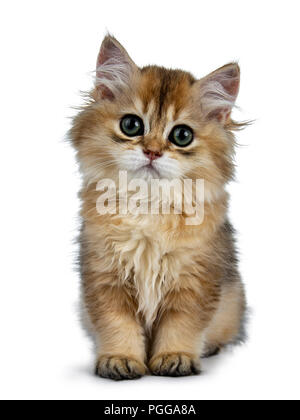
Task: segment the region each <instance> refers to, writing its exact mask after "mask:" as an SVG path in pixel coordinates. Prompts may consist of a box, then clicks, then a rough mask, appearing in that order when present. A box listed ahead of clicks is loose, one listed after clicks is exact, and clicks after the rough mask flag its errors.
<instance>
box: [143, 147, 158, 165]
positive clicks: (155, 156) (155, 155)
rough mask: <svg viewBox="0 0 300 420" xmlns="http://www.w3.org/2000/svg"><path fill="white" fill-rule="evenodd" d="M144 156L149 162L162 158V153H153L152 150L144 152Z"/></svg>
mask: <svg viewBox="0 0 300 420" xmlns="http://www.w3.org/2000/svg"><path fill="white" fill-rule="evenodd" d="M144 154H145V155H146V156H147V158H149V159H150V160H151V162H152V161H153V160H156V159H159V158H160V157H161V156H162V153H160V152H153V151H152V150H144Z"/></svg>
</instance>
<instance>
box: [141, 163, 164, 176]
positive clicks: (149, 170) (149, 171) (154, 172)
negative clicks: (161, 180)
mask: <svg viewBox="0 0 300 420" xmlns="http://www.w3.org/2000/svg"><path fill="white" fill-rule="evenodd" d="M141 169H142V170H143V171H145V172H146V174H147V175H152V176H156V177H160V173H159V171H158V170H157V169H156V168H154V166H153V165H152V163H149V164H147V165H145V166H142V168H141Z"/></svg>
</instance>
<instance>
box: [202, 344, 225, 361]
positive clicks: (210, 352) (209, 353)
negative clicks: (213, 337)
mask: <svg viewBox="0 0 300 420" xmlns="http://www.w3.org/2000/svg"><path fill="white" fill-rule="evenodd" d="M220 352H221V347H220V346H214V347H208V348H206V349H205V350H204V352H203V354H202V355H201V358H202V359H208V358H209V357H213V356H217V355H218V354H219V353H220Z"/></svg>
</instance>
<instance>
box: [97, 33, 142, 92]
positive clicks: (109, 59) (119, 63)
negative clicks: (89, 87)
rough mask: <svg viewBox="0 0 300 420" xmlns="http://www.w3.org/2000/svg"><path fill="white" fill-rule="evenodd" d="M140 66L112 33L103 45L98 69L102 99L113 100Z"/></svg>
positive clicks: (98, 86)
mask: <svg viewBox="0 0 300 420" xmlns="http://www.w3.org/2000/svg"><path fill="white" fill-rule="evenodd" d="M137 71H138V67H137V66H136V64H135V63H134V62H133V61H132V59H131V58H130V57H129V55H128V53H127V51H126V50H125V48H124V47H123V46H122V45H121V44H120V43H119V42H118V41H117V40H116V39H115V38H114V37H113V36H111V35H107V36H106V37H105V38H104V40H103V42H102V45H101V48H100V51H99V55H98V59H97V70H96V89H97V92H98V93H99V95H100V97H101V98H102V99H110V100H113V99H114V98H115V97H116V95H118V93H120V91H122V90H124V89H125V88H126V87H128V86H129V85H130V82H131V80H132V79H133V76H134V74H135V73H136V72H137Z"/></svg>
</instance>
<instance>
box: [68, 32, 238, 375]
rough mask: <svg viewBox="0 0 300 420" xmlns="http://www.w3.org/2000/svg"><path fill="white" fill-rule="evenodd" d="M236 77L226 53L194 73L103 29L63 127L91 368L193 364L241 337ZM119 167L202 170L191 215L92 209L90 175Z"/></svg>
mask: <svg viewBox="0 0 300 420" xmlns="http://www.w3.org/2000/svg"><path fill="white" fill-rule="evenodd" d="M239 81H240V71H239V67H238V65H237V64H235V63H232V64H228V65H226V66H224V67H222V68H220V69H219V70H216V71H215V72H213V73H212V74H210V75H208V76H206V77H204V78H202V79H200V80H197V79H195V78H194V77H193V76H192V75H191V74H190V73H187V72H184V71H181V70H167V69H165V68H162V67H156V66H149V67H144V68H139V67H137V66H136V64H135V63H134V62H133V61H132V59H131V58H130V57H129V55H128V54H127V52H126V50H125V49H124V48H123V47H122V46H121V45H120V43H119V42H118V41H117V40H116V39H115V38H113V37H112V36H107V37H106V38H105V39H104V41H103V43H102V46H101V49H100V53H99V56H98V61H97V77H96V84H95V88H94V89H93V91H92V92H91V93H90V94H89V99H88V101H87V103H86V105H85V106H84V107H83V108H82V110H81V112H80V113H79V114H78V115H77V116H76V117H75V119H74V123H73V127H72V129H71V131H70V137H71V140H72V143H73V145H74V147H75V149H76V151H77V157H78V161H79V163H80V168H81V172H82V174H83V187H82V191H81V199H82V211H81V216H82V220H83V225H82V231H81V238H80V244H81V258H80V264H81V275H82V285H83V302H84V308H85V312H86V318H87V321H88V326H89V329H90V331H91V332H92V334H93V337H94V338H95V341H96V345H97V368H96V372H97V374H98V375H99V376H102V377H105V378H111V379H115V380H120V379H134V378H139V377H141V376H142V375H145V374H146V373H147V372H151V373H153V374H154V375H166V376H184V375H191V374H196V373H199V372H200V369H201V366H200V358H201V356H202V357H204V356H209V355H212V354H216V353H217V352H218V351H219V350H220V349H221V348H222V347H223V346H225V345H227V344H229V343H235V342H237V341H240V340H241V339H242V335H241V334H242V330H243V319H244V314H245V307H246V305H245V296H244V288H243V285H242V282H241V279H240V275H239V272H238V269H237V257H236V252H235V243H234V232H233V229H232V227H231V225H230V223H229V221H228V218H227V209H228V194H227V192H226V190H225V186H226V184H227V183H228V181H230V180H231V179H232V178H233V172H234V165H233V155H234V146H235V140H234V135H233V131H234V130H235V129H238V128H240V127H241V124H237V123H235V122H233V121H232V119H231V110H232V108H233V106H234V103H235V100H236V97H237V94H238V90H239ZM120 171H126V172H127V174H128V178H129V179H134V178H138V179H143V180H145V181H146V182H148V183H149V182H150V181H151V180H152V179H154V178H156V179H163V178H164V179H168V180H172V179H174V178H178V179H181V180H183V179H191V180H196V179H203V180H204V182H205V196H204V202H203V210H204V218H203V220H202V223H201V224H189V223H186V221H187V220H186V219H187V218H188V215H187V213H185V212H184V211H183V212H182V213H181V214H175V213H174V212H173V213H170V214H164V213H163V212H161V211H159V214H130V213H128V212H127V213H126V214H123V213H122V212H117V213H116V214H110V213H107V214H99V211H98V210H97V200H98V198H99V194H100V193H99V188H97V184H98V182H99V181H100V180H101V179H110V180H112V181H114V182H115V183H116V185H118V182H119V172H120ZM123 173H124V172H123ZM119 192H120V191H118V193H119ZM118 197H119V196H118ZM119 201H120V200H119ZM118 204H120V203H118ZM173 204H174V203H173Z"/></svg>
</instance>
